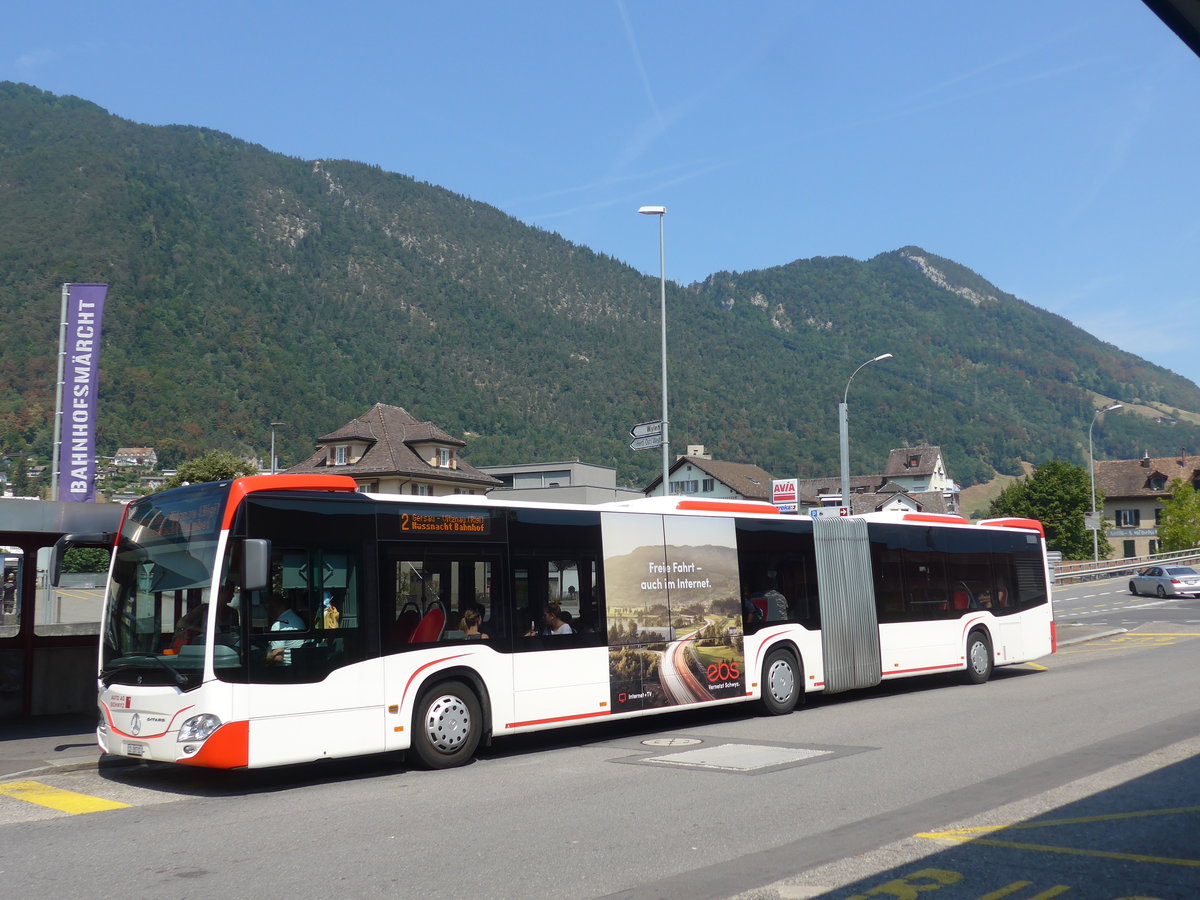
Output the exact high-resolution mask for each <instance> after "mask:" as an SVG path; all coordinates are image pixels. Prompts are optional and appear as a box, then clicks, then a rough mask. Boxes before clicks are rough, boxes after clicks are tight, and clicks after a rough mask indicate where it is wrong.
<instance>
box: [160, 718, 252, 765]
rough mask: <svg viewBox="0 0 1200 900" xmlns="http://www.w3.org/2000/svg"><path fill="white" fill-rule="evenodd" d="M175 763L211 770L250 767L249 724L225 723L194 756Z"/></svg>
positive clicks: (242, 722) (185, 757) (180, 759)
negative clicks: (206, 767)
mask: <svg viewBox="0 0 1200 900" xmlns="http://www.w3.org/2000/svg"><path fill="white" fill-rule="evenodd" d="M175 762H177V763H181V764H182V765H185V766H208V767H209V768H212V769H244V768H245V767H246V766H248V765H250V723H249V722H247V721H245V720H243V721H240V722H226V723H225V724H224V725H222V726H221V727H220V728H218V729H217V730H216V731H214V732H213V733H212V736H211V737H209V739H208V740H207V741H205V742H204V746H203V747H201V748H200V750H199V751H198V752H197V753H196V754H195V755H194V756H184V757H180V758H179V759H177V760H175Z"/></svg>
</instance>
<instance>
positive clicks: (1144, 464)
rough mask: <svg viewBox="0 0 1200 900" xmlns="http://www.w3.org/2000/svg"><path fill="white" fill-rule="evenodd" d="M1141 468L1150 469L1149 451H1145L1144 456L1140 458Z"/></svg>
mask: <svg viewBox="0 0 1200 900" xmlns="http://www.w3.org/2000/svg"><path fill="white" fill-rule="evenodd" d="M1142 468H1143V469H1148V468H1150V451H1149V450H1147V451H1146V452H1145V455H1143V456H1142Z"/></svg>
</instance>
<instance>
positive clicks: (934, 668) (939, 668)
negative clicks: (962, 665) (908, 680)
mask: <svg viewBox="0 0 1200 900" xmlns="http://www.w3.org/2000/svg"><path fill="white" fill-rule="evenodd" d="M957 668H959V665H958V663H953V664H951V665H948V666H922V667H921V668H919V669H896V670H894V671H892V672H885V673H884V674H886V675H911V674H912V673H913V672H940V671H942V670H943V669H957Z"/></svg>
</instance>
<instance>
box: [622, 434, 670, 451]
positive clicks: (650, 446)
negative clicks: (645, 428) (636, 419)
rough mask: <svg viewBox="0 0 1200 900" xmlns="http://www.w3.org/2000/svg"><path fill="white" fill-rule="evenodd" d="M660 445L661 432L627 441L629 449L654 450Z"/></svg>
mask: <svg viewBox="0 0 1200 900" xmlns="http://www.w3.org/2000/svg"><path fill="white" fill-rule="evenodd" d="M661 446H662V435H661V434H650V435H647V436H645V437H637V438H634V439H633V440H632V441H630V442H629V449H630V450H655V449H657V448H659V447H661Z"/></svg>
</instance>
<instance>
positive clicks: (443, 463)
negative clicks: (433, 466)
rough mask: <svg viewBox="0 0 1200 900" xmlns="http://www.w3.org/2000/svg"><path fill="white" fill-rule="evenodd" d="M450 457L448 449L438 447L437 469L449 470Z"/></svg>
mask: <svg viewBox="0 0 1200 900" xmlns="http://www.w3.org/2000/svg"><path fill="white" fill-rule="evenodd" d="M452 457H453V454H452V453H451V452H450V448H448V447H440V448H439V449H438V468H440V469H448V468H450V460H451V458H452Z"/></svg>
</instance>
